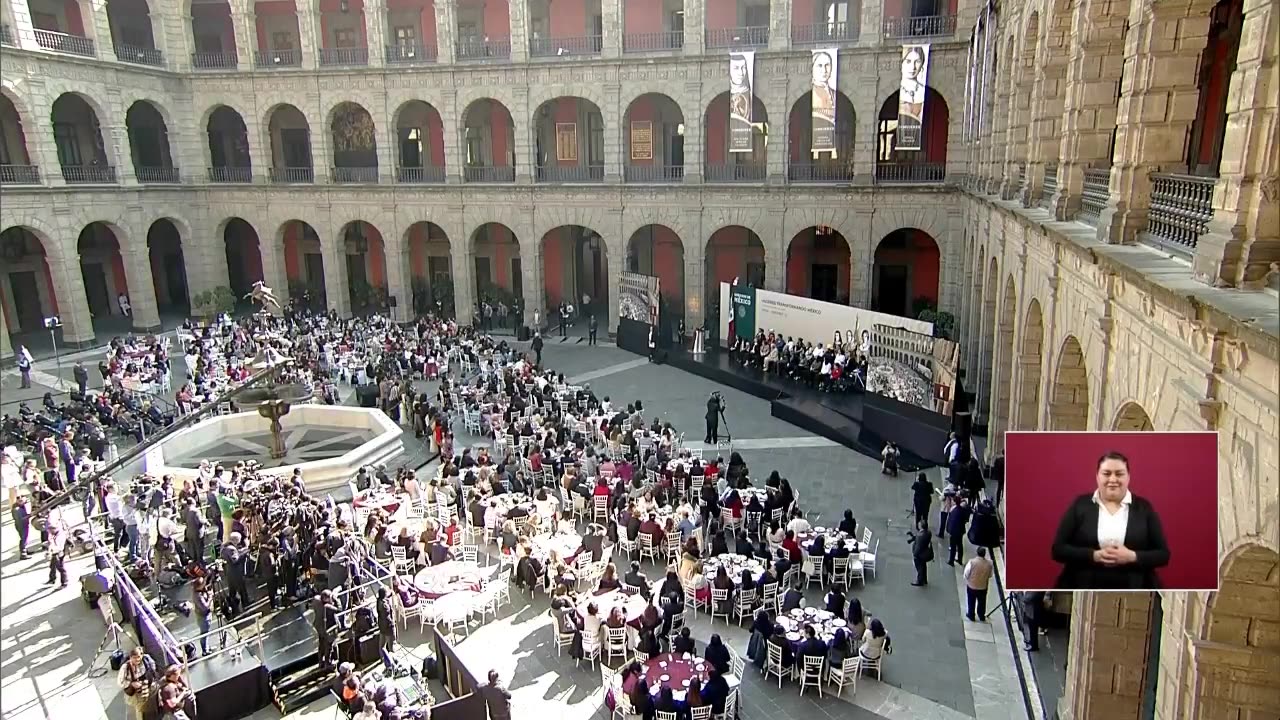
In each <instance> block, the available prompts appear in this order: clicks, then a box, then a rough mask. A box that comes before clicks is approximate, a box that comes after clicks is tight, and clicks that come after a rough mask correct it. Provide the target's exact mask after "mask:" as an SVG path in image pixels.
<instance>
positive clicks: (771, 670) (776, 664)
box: [764, 643, 795, 690]
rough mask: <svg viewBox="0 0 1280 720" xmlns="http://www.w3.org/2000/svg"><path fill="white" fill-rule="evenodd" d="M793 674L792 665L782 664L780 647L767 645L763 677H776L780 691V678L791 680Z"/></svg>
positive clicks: (793, 668) (771, 644) (793, 667)
mask: <svg viewBox="0 0 1280 720" xmlns="http://www.w3.org/2000/svg"><path fill="white" fill-rule="evenodd" d="M794 672H795V666H794V665H785V666H784V665H783V664H782V646H781V645H775V644H773V643H769V644H768V656H767V657H766V658H765V663H764V676H765V677H766V678H768V677H769V676H770V675H777V676H778V689H779V690H781V689H782V678H784V677H785V678H787V679H788V680H790V679H791V676H792V674H793V673H794Z"/></svg>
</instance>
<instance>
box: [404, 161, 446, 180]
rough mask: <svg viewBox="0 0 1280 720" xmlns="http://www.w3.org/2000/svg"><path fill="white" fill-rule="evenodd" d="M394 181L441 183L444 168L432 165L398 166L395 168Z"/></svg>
mask: <svg viewBox="0 0 1280 720" xmlns="http://www.w3.org/2000/svg"><path fill="white" fill-rule="evenodd" d="M396 181H397V182H401V183H404V184H406V185H421V184H431V183H442V182H444V168H443V167H437V166H434V165H427V166H425V167H402V168H398V169H397V170H396Z"/></svg>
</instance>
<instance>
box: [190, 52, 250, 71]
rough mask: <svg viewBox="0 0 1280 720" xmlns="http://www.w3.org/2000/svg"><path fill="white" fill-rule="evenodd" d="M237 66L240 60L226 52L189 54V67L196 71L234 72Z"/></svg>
mask: <svg viewBox="0 0 1280 720" xmlns="http://www.w3.org/2000/svg"><path fill="white" fill-rule="evenodd" d="M239 65H240V59H239V58H237V57H236V54H235V53H234V52H231V51H228V50H218V51H216V52H193V53H191V67H193V68H195V69H196V70H235V69H236V67H238V66H239Z"/></svg>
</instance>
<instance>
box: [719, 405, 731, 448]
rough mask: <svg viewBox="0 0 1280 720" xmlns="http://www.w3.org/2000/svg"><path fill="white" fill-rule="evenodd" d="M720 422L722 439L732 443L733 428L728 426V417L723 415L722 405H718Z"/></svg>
mask: <svg viewBox="0 0 1280 720" xmlns="http://www.w3.org/2000/svg"><path fill="white" fill-rule="evenodd" d="M720 422H722V423H724V441H725V442H727V443H728V444H729V445H733V430H731V429H730V428H729V418H727V417H725V416H724V406H723V405H722V406H721V407H720ZM717 444H720V443H717Z"/></svg>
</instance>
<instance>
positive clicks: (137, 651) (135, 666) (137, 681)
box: [116, 646, 156, 720]
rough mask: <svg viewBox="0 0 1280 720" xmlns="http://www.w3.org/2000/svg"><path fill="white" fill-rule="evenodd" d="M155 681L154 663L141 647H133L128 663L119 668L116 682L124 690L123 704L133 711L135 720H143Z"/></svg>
mask: <svg viewBox="0 0 1280 720" xmlns="http://www.w3.org/2000/svg"><path fill="white" fill-rule="evenodd" d="M155 680H156V663H155V661H154V660H152V659H151V657H150V656H149V655H147V654H146V653H144V652H143V651H142V647H141V646H137V647H134V648H133V650H131V651H130V652H129V659H128V661H126V662H125V664H124V665H121V666H120V674H119V675H118V676H117V677H116V682H117V683H118V684H119V685H120V687H121V689H123V690H124V695H125V698H124V702H125V704H126V705H128V706H129V707H130V708H131V709H132V710H133V717H134V718H136V720H144V717H145V715H146V712H147V709H148V705H150V702H149V701H150V700H151V692H152V685H153V684H154V682H155Z"/></svg>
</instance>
